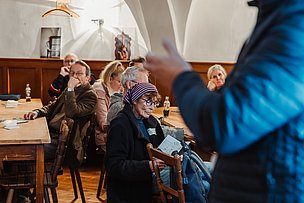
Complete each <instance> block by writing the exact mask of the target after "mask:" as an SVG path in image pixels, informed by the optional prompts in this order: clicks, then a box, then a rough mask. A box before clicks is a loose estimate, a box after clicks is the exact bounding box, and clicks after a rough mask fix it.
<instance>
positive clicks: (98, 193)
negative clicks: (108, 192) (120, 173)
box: [96, 170, 103, 198]
mask: <svg viewBox="0 0 304 203" xmlns="http://www.w3.org/2000/svg"><path fill="white" fill-rule="evenodd" d="M102 181H103V171H102V170H101V171H100V177H99V183H98V188H97V194H96V197H97V198H99V197H100V193H101V187H102Z"/></svg>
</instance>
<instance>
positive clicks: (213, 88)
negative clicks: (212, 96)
mask: <svg viewBox="0 0 304 203" xmlns="http://www.w3.org/2000/svg"><path fill="white" fill-rule="evenodd" d="M207 88H208V89H209V90H210V91H214V90H215V88H216V85H215V84H214V82H212V81H211V80H209V82H208V85H207Z"/></svg>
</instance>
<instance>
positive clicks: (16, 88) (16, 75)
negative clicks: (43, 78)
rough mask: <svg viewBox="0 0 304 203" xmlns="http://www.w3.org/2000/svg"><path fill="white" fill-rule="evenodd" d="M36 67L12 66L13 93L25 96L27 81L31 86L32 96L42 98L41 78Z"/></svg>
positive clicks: (10, 77) (11, 81)
mask: <svg viewBox="0 0 304 203" xmlns="http://www.w3.org/2000/svg"><path fill="white" fill-rule="evenodd" d="M38 77H39V75H38V74H37V71H36V68H23V67H10V68H9V86H10V93H11V94H21V97H22V98H24V97H25V86H26V84H27V83H29V84H30V87H31V96H32V97H35V98H40V97H41V95H40V82H39V81H40V80H39V78H38Z"/></svg>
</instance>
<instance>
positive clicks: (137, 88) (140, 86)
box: [123, 83, 158, 104]
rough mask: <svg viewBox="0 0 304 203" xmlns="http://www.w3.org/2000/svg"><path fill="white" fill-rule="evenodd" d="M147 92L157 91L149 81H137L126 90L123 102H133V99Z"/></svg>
mask: <svg viewBox="0 0 304 203" xmlns="http://www.w3.org/2000/svg"><path fill="white" fill-rule="evenodd" d="M148 92H156V93H158V91H157V89H156V87H155V86H154V85H152V84H151V83H137V84H136V85H134V86H133V87H132V88H131V89H129V90H128V91H127V94H126V95H125V96H124V99H123V100H124V102H125V103H128V104H133V103H134V101H136V100H138V99H139V98H140V97H142V96H143V95H144V94H146V93H148Z"/></svg>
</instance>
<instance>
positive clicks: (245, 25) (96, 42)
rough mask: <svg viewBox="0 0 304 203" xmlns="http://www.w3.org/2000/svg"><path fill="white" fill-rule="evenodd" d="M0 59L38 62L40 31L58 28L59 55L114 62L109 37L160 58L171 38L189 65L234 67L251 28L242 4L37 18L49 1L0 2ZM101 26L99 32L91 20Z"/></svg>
mask: <svg viewBox="0 0 304 203" xmlns="http://www.w3.org/2000/svg"><path fill="white" fill-rule="evenodd" d="M0 3H1V7H0V18H1V19H2V20H1V21H0V27H1V28H2V29H1V32H0V57H35V58H39V57H40V35H41V32H40V30H41V27H60V28H62V54H61V56H63V55H64V54H65V53H67V52H75V53H76V54H78V55H80V57H81V58H84V59H107V60H111V59H114V54H113V53H114V37H115V35H117V34H118V33H120V32H121V31H125V32H127V33H128V34H129V35H131V38H132V40H133V41H132V43H133V44H132V46H133V54H134V57H135V56H136V55H142V56H143V55H145V54H146V53H147V52H148V51H151V50H152V51H156V52H163V48H162V46H161V40H162V38H164V37H167V38H170V39H171V40H172V41H173V42H174V43H175V44H176V46H177V48H178V50H179V51H180V52H181V53H182V55H183V56H184V57H185V58H186V59H187V60H191V61H234V60H235V59H236V56H237V54H238V52H239V49H240V47H241V45H242V43H243V42H244V41H245V40H246V38H247V37H248V34H249V33H250V31H251V29H252V27H253V26H254V23H255V18H256V9H253V8H249V7H248V6H247V4H246V1H245V0H229V1H227V0H124V1H123V0H70V7H71V9H73V10H74V11H75V12H77V13H78V14H79V15H80V18H78V19H76V18H70V17H67V16H63V15H59V16H58V15H57V16H56V15H53V16H52V15H49V16H47V17H44V18H42V17H41V16H42V14H43V13H45V12H46V11H47V10H49V9H52V8H54V6H55V2H54V0H0ZM100 18H102V19H103V20H104V24H103V25H102V26H100V25H98V23H94V22H92V21H91V20H92V19H100Z"/></svg>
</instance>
